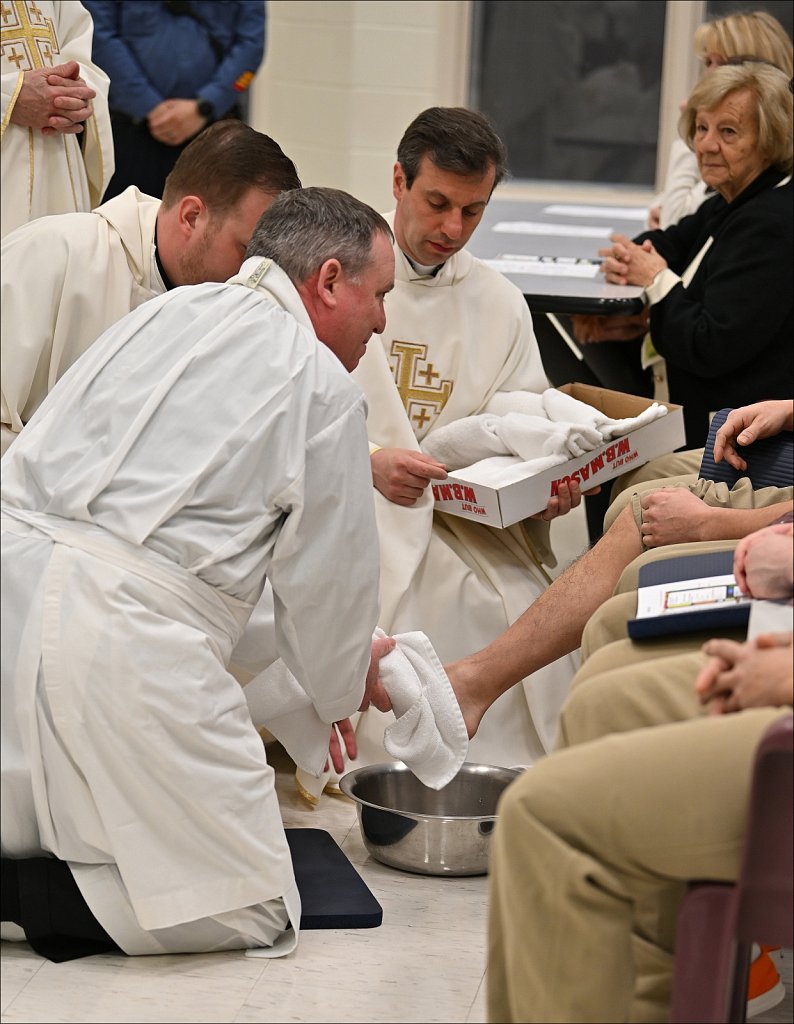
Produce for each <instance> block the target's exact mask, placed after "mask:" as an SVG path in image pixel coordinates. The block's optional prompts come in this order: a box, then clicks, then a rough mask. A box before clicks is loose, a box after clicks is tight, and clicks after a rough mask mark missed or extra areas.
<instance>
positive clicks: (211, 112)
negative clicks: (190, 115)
mask: <svg viewBox="0 0 794 1024" xmlns="http://www.w3.org/2000/svg"><path fill="white" fill-rule="evenodd" d="M196 109H197V110H198V112H199V114H200V115H201V116H202V117H205V118H206V119H207V120H208V121H214V120H215V107H213V105H212V104H211V103H210V101H209V100H203V99H197V100H196Z"/></svg>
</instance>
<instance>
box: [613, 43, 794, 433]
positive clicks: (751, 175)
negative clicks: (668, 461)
mask: <svg viewBox="0 0 794 1024" xmlns="http://www.w3.org/2000/svg"><path fill="white" fill-rule="evenodd" d="M679 129H680V132H681V135H682V137H683V138H684V139H685V140H686V141H687V143H688V144H689V145H690V146H691V148H692V149H693V150H694V153H695V156H696V157H697V161H698V166H699V168H700V173H701V176H702V177H703V180H704V181H705V182H706V184H707V185H710V186H711V187H712V188H713V189H714V190H715V192H716V193H717V194H716V195H715V196H714V197H713V198H712V199H710V200H708V201H707V202H706V203H704V204H703V205H702V206H701V207H700V209H699V210H697V211H696V212H695V213H694V214H692V216H690V217H685V218H684V219H683V220H682V221H680V223H678V224H676V225H673V226H672V227H669V228H667V229H666V230H664V231H649V232H646V233H645V234H642V235H639V236H638V237H637V238H635V239H634V241H631V240H630V239H628V238H626V237H624V236H622V235H614V236H613V237H612V245H611V247H610V248H607V249H602V250H601V252H600V255H601V256H603V257H604V262H603V265H602V270H603V272H604V274H605V276H606V279H607V281H609V282H610V283H613V284H621V285H626V284H629V285H639V286H641V287H642V288H644V289H645V297H646V301H647V303H648V307H649V314H650V317H649V322H650V338H649V339H648V338H646V344H645V353H644V355H645V357H646V360H650V359H653V358H654V357H655V356H657V355H658V356H661V357H663V358H664V360H665V362H666V365H667V380H668V386H669V395H670V400H671V401H673V402H678V403H681V404H682V405H683V406H684V418H685V423H686V435H687V444H688V446H690V447H695V446H698V445H702V443H703V439H704V438H705V436H706V433H707V429H708V419H709V413H710V412H712V411H714V410H716V409H719V408H723V407H725V406H740V405H747V404H749V403H751V402H755V401H761V400H763V399H770V398H778V399H782V398H790V397H791V394H792V374H793V373H794V365H793V364H792V347H791V336H792V329H793V326H794V325H793V324H792V294H791V277H792V270H793V269H794V268H793V267H792V240H793V239H792V233H793V232H792V227H793V226H794V208H793V207H792V187H791V167H792V92H791V85H790V79H789V77H788V76H787V75H786V74H785V73H784V72H782V71H780V70H779V69H778V68H775V67H772V66H771V65H768V64H765V63H760V62H750V61H748V62H744V63H742V64H738V65H733V66H731V65H726V66H725V67H721V68H718V69H717V70H716V71H714V72H713V73H712V74H710V75H708V76H706V77H705V78H703V79H701V81H700V82H699V83H698V84H697V86H696V87H695V89H694V90H693V92H692V94H691V95H690V97H689V99H688V101H687V104H686V107H685V108H684V111H683V113H682V115H681V121H680V125H679ZM650 343H652V347H651V345H650Z"/></svg>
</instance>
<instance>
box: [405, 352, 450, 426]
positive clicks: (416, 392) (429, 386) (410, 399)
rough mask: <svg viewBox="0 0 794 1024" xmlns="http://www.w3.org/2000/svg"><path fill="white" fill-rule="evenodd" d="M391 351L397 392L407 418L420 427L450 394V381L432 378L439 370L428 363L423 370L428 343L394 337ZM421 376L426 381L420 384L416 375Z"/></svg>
mask: <svg viewBox="0 0 794 1024" xmlns="http://www.w3.org/2000/svg"><path fill="white" fill-rule="evenodd" d="M391 354H392V356H393V357H394V359H395V365H394V379H395V381H396V382H397V390H398V391H399V392H400V397H401V398H402V402H403V405H404V406H405V411H406V412H407V413H408V417H409V419H410V420H411V421H412V422H413V423H414V424H415V425H416V429H418V430H422V429H423V428H424V426H425V424H427V423H430V421H431V420H432V419H433V418H434V417H436V416H438V414H439V413H440V412H441V410H442V409H443V408H444V406H445V405H446V404H447V401H448V400H449V396H450V395H451V394H452V383H453V382H452V381H451V380H439V383H438V384H433V379H434V378H436V377H439V374H438V373H436V371H435V370H434V369H433V364H432V363H427V364H426V368H425V369H424V370H422V369H420V366H419V364H420V363H422V362H425V360H426V358H427V345H416V344H412V343H411V342H408V341H393V342H392V346H391ZM419 377H424V378H425V381H426V384H425V386H424V387H423V386H421V384H420V382H419V380H418V378H419Z"/></svg>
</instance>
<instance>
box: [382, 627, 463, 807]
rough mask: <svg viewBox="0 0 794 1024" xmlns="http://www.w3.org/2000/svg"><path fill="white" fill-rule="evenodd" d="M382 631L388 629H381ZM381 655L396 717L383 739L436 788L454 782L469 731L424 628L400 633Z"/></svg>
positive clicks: (412, 769) (419, 775)
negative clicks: (395, 644)
mask: <svg viewBox="0 0 794 1024" xmlns="http://www.w3.org/2000/svg"><path fill="white" fill-rule="evenodd" d="M375 635H376V636H385V635H386V634H385V633H384V632H383V631H382V630H380V629H378V630H376V631H375ZM395 639H396V640H397V646H396V647H395V648H394V650H393V651H390V652H389V654H387V655H386V656H385V657H383V658H381V661H380V679H381V682H382V683H383V687H384V689H385V690H386V692H387V693H388V695H389V698H390V699H391V702H392V708H393V710H394V715H395V718H396V721H395V722H392V724H391V725H388V726H387V727H386V732H385V734H384V738H383V743H384V746H385V747H386V750H387V751H388V752H389V753H390V754H391V756H392V757H395V758H396V759H397V760H398V761H403V762H404V763H405V764H407V765H408V767H409V768H410V769H411V771H412V772H413V773H414V775H415V776H416V777H417V778H418V779H419V781H420V782H423V783H424V784H425V785H426V786H430V788H431V789H441V788H443V787H444V786H446V785H447V783H448V782H450V781H451V780H452V779H453V778H454V777H455V776H456V775H457V774H458V771H459V770H460V766H461V765H462V764H463V762H464V761H465V760H466V754H467V753H468V750H469V737H468V735H467V733H466V725H465V723H464V721H463V715H462V714H461V711H460V706H459V705H458V701H457V698H456V697H455V692H454V690H453V689H452V684H451V683H450V681H449V678H448V677H447V674H446V672H445V671H444V669H443V667H442V665H441V662H440V661H439V660H438V655H437V654H436V652H435V651H434V650H433V646H432V644H431V643H430V641H429V640H428V639H427V637H426V636H425V634H424V633H420V632H414V633H400V634H399V635H398V636H397V637H395Z"/></svg>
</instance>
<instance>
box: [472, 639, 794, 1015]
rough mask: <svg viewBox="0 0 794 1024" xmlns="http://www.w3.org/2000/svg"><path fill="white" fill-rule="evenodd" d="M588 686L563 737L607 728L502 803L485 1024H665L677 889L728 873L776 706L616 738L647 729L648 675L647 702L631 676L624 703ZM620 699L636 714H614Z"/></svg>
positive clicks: (603, 686) (657, 710)
mask: <svg viewBox="0 0 794 1024" xmlns="http://www.w3.org/2000/svg"><path fill="white" fill-rule="evenodd" d="M688 657H690V656H688ZM644 670H645V666H639V667H638V668H637V672H638V673H643V672H644ZM681 672H682V673H684V669H683V668H682V669H681ZM599 678H601V679H602V680H603V677H597V676H594V677H591V678H590V681H589V685H588V684H583V686H582V691H581V694H580V695H579V707H578V709H576V710H575V712H570V713H566V714H565V724H564V727H563V728H564V729H565V730H566V732H567V733H568V735H569V736H570V737H580V736H582V737H586V736H588V735H590V734H591V733H595V734H598V733H599V731H600V730H602V729H603V730H605V731H607V732H612V733H613V734H612V735H607V736H605V737H604V738H599V739H594V740H592V741H590V742H588V741H587V740H584V741H583V742H580V743H578V744H577V745H575V746H570V747H568V748H567V749H562V750H560V751H558V752H555V753H553V754H551V755H550V756H549V757H547V758H545V759H544V760H543V761H541V762H539V763H538V764H536V765H535V766H533V767H532V768H530V769H528V770H527V771H526V772H525V773H524V775H523V776H521V777H520V778H519V779H518V780H517V781H516V782H515V783H513V785H512V786H510V788H509V789H508V790H507V792H506V793H505V796H504V797H503V799H502V801H501V804H500V816H499V819H498V821H497V826H496V831H495V834H494V844H493V850H492V855H491V880H490V920H489V960H488V1019H489V1020H490V1021H491V1022H493V1024H496V1022H501V1021H522V1022H532V1021H547V1022H555V1021H567V1022H577V1024H578V1022H582V1024H584V1022H588V1021H594V1022H605V1024H608V1022H612V1021H642V1022H645V1021H666V1020H668V1019H669V1002H670V987H671V971H672V951H673V941H674V936H675V921H676V914H677V910H678V904H679V902H680V899H681V897H682V895H683V893H684V891H685V887H686V883H687V881H688V880H689V879H692V878H711V879H722V880H726V881H730V880H733V879H735V877H736V874H737V871H738V867H739V861H740V855H741V848H742V841H743V836H744V830H745V817H746V807H747V800H748V794H749V782H750V777H751V769H752V763H753V757H754V754H755V750H756V747H757V745H758V742H759V740H760V738H761V735H762V734H763V732H764V731H765V730H766V728H767V727H768V726H769V724H770V723H771V722H772V721H773V720H774V719H775V718H776V717H778V716H779V715H781V714H785V713H786V712H783V711H781V710H780V709H766V708H763V709H753V710H748V711H744V712H742V713H741V714H736V715H726V716H719V717H714V716H703V715H701V714H700V713H699V711H698V713H697V717H696V718H693V719H690V720H688V721H680V720H676V721H674V722H672V723H671V724H666V725H657V726H656V727H655V728H640V729H635V730H633V731H629V732H614V727H615V726H616V725H619V723H620V722H624V723H625V724H628V723H630V722H631V721H632V720H633V719H634V720H638V721H639V722H640V723H642V722H643V721H645V720H647V721H648V724H650V722H651V720H652V719H653V718H654V716H655V715H656V714H660V715H663V714H664V713H665V711H664V708H662V707H659V705H658V704H657V702H656V700H655V698H654V686H653V684H652V683H651V682H649V683H647V684H643V685H642V689H643V691H644V693H645V695H646V701H645V702H644V701H643V700H642V699H641V697H640V695H639V694H638V693H635V692H633V691H632V690H631V686H630V685H629V681H630V678H631V677H630V674H629V673H627V675H626V677H625V678H624V680H623V683H624V684H626V685H625V686H624V687H622V695H621V694H618V693H613V692H611V690H610V687H609V683H608V680H603V681H601V682H599V681H598V680H599ZM638 678H639V676H638ZM681 678H683V674H682V676H681ZM688 685H689V687H690V689H691V686H692V678H689V680H688ZM585 686H587V687H588V690H589V694H588V695H587V696H588V701H585V689H584V688H585ZM673 689H675V687H674V688H673ZM657 692H658V690H657ZM626 695H628V696H631V697H632V707H633V709H634V710H633V712H629V711H627V710H626V709H625V707H622V706H621V707H618V706H619V705H620V704H621V700H622V696H626ZM606 699H608V705H607V708H606V709H604V708H603V704H604V700H606ZM576 700H577V694H573V695H572V698H571V702H572V703H574V702H576ZM664 700H665V701H666V700H670V701H671V702H672V704H673V709H672V712H671V713H672V714H673V715H674V716H675V715H678V714H684V713H685V709H684V707H683V706H682V705H679V703H678V702H679V701H682V702H683V704H685V703H686V698H685V697H684V696H683V689H681V693H680V694H679V697H678V698H667V697H665V698H664ZM586 703H590V704H591V709H590V713H588V714H585V713H584V708H585V705H586ZM662 703H664V701H663V702H662ZM598 704H601V705H602V710H601V713H600V716H599V714H598V709H597V707H596V705H598ZM610 706H611V707H612V708H613V709H616V710H617V715H616V717H615V719H614V720H611V719H610V715H609V714H608V708H609V707H610ZM684 796H685V798H684Z"/></svg>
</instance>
